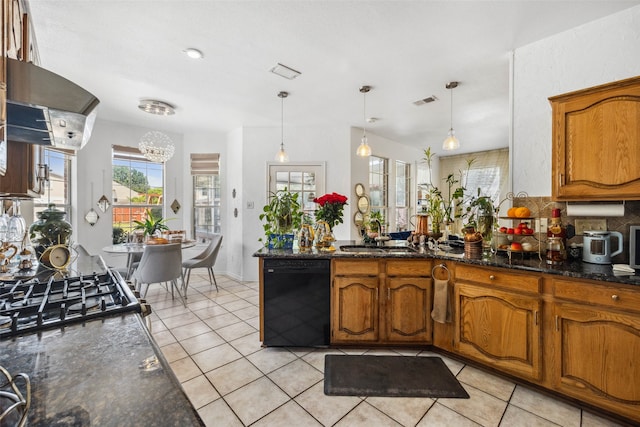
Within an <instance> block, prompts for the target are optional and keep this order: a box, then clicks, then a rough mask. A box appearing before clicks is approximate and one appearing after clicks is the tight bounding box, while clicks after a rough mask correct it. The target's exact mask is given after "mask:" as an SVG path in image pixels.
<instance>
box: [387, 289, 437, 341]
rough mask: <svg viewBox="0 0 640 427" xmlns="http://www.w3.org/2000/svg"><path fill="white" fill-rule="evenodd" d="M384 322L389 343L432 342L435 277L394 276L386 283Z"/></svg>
mask: <svg viewBox="0 0 640 427" xmlns="http://www.w3.org/2000/svg"><path fill="white" fill-rule="evenodd" d="M385 288H386V292H385V294H386V295H385V298H386V301H385V310H384V315H385V316H384V320H385V322H384V324H385V336H384V340H385V341H387V342H403V343H406V342H411V343H420V344H426V343H430V342H431V337H432V335H431V334H432V333H431V329H432V328H431V325H432V324H433V323H432V321H431V306H432V302H431V301H432V297H431V279H430V278H424V277H392V278H388V279H387V280H386V283H385Z"/></svg>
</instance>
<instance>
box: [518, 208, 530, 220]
mask: <svg viewBox="0 0 640 427" xmlns="http://www.w3.org/2000/svg"><path fill="white" fill-rule="evenodd" d="M529 215H531V211H530V210H529V208H526V207H519V208H518V209H516V217H518V218H527V217H528V216H529Z"/></svg>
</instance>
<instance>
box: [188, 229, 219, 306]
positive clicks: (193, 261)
mask: <svg viewBox="0 0 640 427" xmlns="http://www.w3.org/2000/svg"><path fill="white" fill-rule="evenodd" d="M221 245H222V234H214V235H213V237H212V238H211V240H210V241H209V244H208V245H207V247H206V248H205V250H204V251H202V252H201V253H200V254H198V255H196V256H195V257H193V258H190V259H188V260H185V261H183V262H182V268H183V269H184V274H183V276H186V279H185V285H184V290H185V293H186V291H187V286H189V278H190V277H191V270H193V269H194V268H206V269H207V272H208V273H209V283H210V284H212V285H213V284H215V285H216V291H217V290H218V282H217V281H216V275H215V274H214V273H213V266H214V265H215V264H216V258H218V252H219V251H220V246H221Z"/></svg>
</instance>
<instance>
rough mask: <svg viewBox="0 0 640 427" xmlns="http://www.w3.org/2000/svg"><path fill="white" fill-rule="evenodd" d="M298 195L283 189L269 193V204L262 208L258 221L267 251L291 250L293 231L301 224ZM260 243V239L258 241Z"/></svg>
mask: <svg viewBox="0 0 640 427" xmlns="http://www.w3.org/2000/svg"><path fill="white" fill-rule="evenodd" d="M298 196H299V194H298V193H292V192H290V191H289V190H287V188H286V187H285V188H284V189H283V190H278V191H276V192H271V193H270V194H269V202H268V203H267V204H266V205H265V206H264V207H263V208H262V213H261V214H260V217H259V218H260V220H261V221H264V223H263V225H262V228H263V229H264V234H265V237H266V242H267V245H268V247H269V249H291V248H292V247H293V240H294V237H295V235H294V231H295V230H297V229H298V228H300V225H301V224H302V208H301V206H300V203H299V202H298ZM259 241H260V242H262V241H263V240H262V238H260V239H259Z"/></svg>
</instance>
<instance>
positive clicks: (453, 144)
mask: <svg viewBox="0 0 640 427" xmlns="http://www.w3.org/2000/svg"><path fill="white" fill-rule="evenodd" d="M445 87H446V88H447V89H449V90H450V91H451V116H450V117H451V123H450V124H451V126H450V128H449V134H448V135H447V138H446V139H445V140H444V141H443V142H442V149H443V150H447V151H450V150H456V149H458V148H460V141H458V138H456V136H455V132H454V130H453V89H455V88H457V87H458V82H449V83H447V85H446V86H445Z"/></svg>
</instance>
